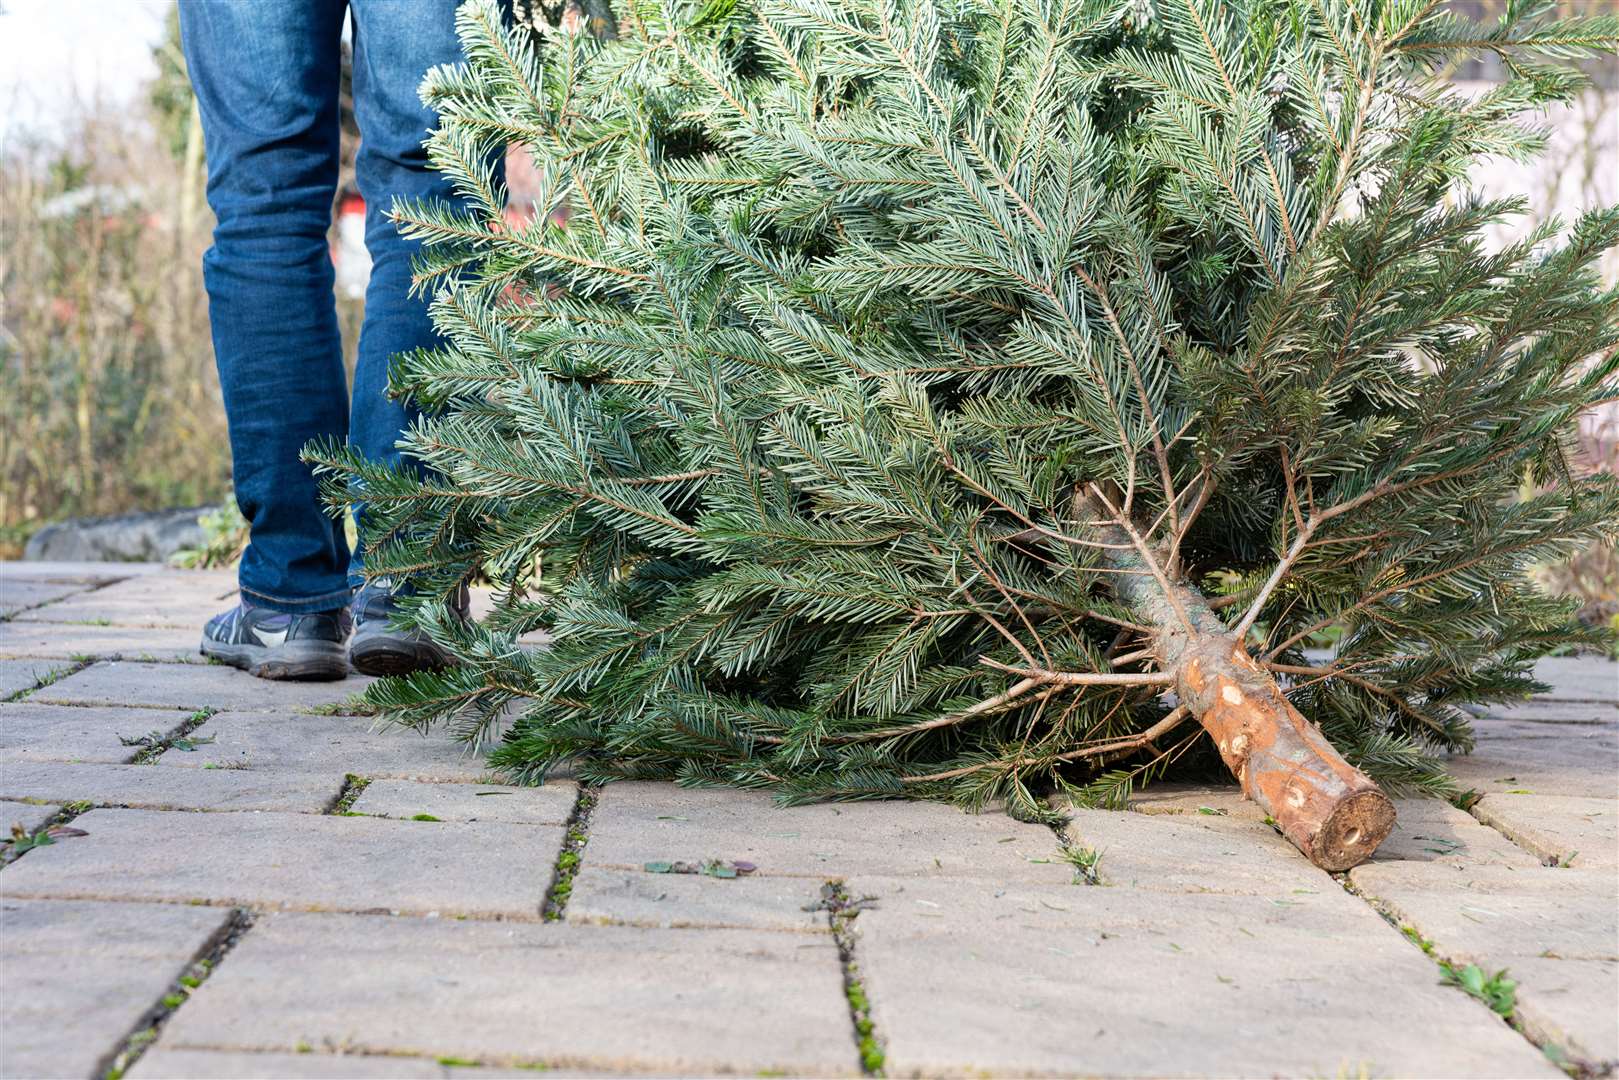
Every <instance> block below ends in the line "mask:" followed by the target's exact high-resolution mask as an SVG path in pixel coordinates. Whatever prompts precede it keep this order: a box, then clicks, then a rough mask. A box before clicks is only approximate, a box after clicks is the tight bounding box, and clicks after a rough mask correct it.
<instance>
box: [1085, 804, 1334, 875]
mask: <svg viewBox="0 0 1619 1080" xmlns="http://www.w3.org/2000/svg"><path fill="white" fill-rule="evenodd" d="M1068 813H1069V814H1070V815H1071V816H1070V818H1069V821H1068V825H1067V832H1068V837H1069V840H1070V841H1071V842H1072V843H1073V844H1074V845H1075V846H1078V847H1087V848H1090V849H1092V850H1094V851H1098V852H1101V855H1102V859H1101V862H1100V863H1099V864H1098V871H1099V872H1100V874H1101V876H1102V880H1103V881H1104V882H1106V883H1108V884H1110V885H1131V886H1135V887H1138V888H1145V889H1167V890H1170V891H1174V892H1230V893H1257V894H1260V895H1266V896H1270V895H1286V894H1289V893H1291V892H1292V891H1293V890H1296V889H1314V890H1323V889H1327V890H1330V889H1336V888H1337V886H1336V885H1334V884H1333V882H1332V879H1331V878H1329V877H1328V876H1327V875H1326V874H1323V873H1322V872H1321V871H1320V870H1318V869H1316V868H1315V867H1314V866H1312V865H1311V864H1310V862H1309V860H1307V859H1305V858H1304V856H1302V855H1300V854H1299V853H1298V850H1297V849H1296V848H1294V847H1293V845H1292V844H1290V843H1288V842H1287V841H1286V840H1285V839H1283V838H1282V837H1281V836H1280V835H1279V834H1278V833H1277V832H1276V831H1275V830H1274V829H1272V828H1271V827H1270V826H1268V825H1264V824H1261V823H1260V822H1257V821H1248V820H1243V819H1241V818H1229V817H1218V816H1207V815H1203V814H1191V815H1187V814H1177V815H1173V816H1166V815H1162V814H1132V813H1122V812H1119V811H1112V810H1090V809H1084V808H1077V807H1076V808H1073V809H1071V810H1069V811H1068ZM1063 865H1064V868H1065V869H1067V868H1068V867H1067V864H1063Z"/></svg>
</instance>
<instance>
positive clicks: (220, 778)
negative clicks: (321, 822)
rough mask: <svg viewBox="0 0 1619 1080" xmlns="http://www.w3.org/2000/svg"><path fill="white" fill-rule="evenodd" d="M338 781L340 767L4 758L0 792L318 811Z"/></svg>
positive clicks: (108, 802)
mask: <svg viewBox="0 0 1619 1080" xmlns="http://www.w3.org/2000/svg"><path fill="white" fill-rule="evenodd" d="M170 752H171V753H173V751H170ZM342 787H343V773H342V772H341V771H340V770H336V769H332V770H329V771H328V772H326V773H325V774H319V773H282V772H276V773H261V772H255V771H252V770H246V769H197V770H191V769H166V768H163V767H162V766H160V765H99V764H91V763H82V764H71V763H67V762H59V761H6V762H5V763H4V766H3V767H0V798H7V799H45V800H48V801H50V802H62V803H71V802H89V803H94V804H96V805H97V806H133V807H141V808H145V809H152V810H280V811H285V812H290V813H299V814H318V813H320V812H322V811H323V810H325V809H326V808H327V807H328V806H330V805H331V804H332V801H333V800H334V799H336V798H337V795H338V792H340V791H341V790H342Z"/></svg>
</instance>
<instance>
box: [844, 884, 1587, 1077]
mask: <svg viewBox="0 0 1619 1080" xmlns="http://www.w3.org/2000/svg"><path fill="white" fill-rule="evenodd" d="M851 891H854V892H858V893H868V892H869V893H873V894H876V895H878V896H879V897H881V899H880V901H879V903H878V905H877V907H876V908H875V909H874V910H872V911H869V912H867V913H865V914H862V915H861V916H860V917H859V920H858V925H859V933H860V956H861V960H862V971H863V973H864V974H865V975H866V977H867V986H868V989H869V991H870V995H871V999H872V1001H873V1002H874V1003H875V1014H874V1018H875V1020H876V1022H877V1026H878V1029H879V1030H880V1031H882V1032H883V1034H884V1036H885V1037H886V1038H887V1040H888V1054H889V1060H890V1062H891V1064H892V1066H893V1069H894V1071H895V1072H896V1073H897V1074H898V1075H939V1074H941V1073H961V1072H966V1073H969V1074H982V1075H991V1076H1007V1075H1029V1074H1036V1075H1085V1076H1153V1075H1172V1076H1179V1075H1188V1074H1190V1075H1203V1076H1270V1075H1276V1076H1326V1077H1330V1076H1499V1077H1528V1076H1557V1075H1558V1073H1557V1070H1556V1069H1554V1068H1552V1067H1551V1065H1549V1064H1548V1063H1547V1062H1546V1061H1545V1060H1544V1059H1543V1058H1542V1057H1541V1056H1540V1055H1539V1054H1538V1053H1537V1052H1536V1051H1535V1050H1534V1049H1533V1048H1532V1047H1530V1046H1529V1044H1528V1043H1526V1042H1525V1041H1524V1040H1523V1039H1522V1038H1521V1037H1519V1036H1518V1035H1516V1034H1514V1033H1513V1032H1512V1031H1511V1030H1510V1029H1508V1028H1507V1027H1506V1026H1505V1025H1503V1024H1501V1023H1500V1022H1499V1021H1497V1020H1496V1019H1495V1018H1494V1017H1492V1016H1490V1015H1489V1014H1488V1013H1486V1012H1483V1011H1481V1010H1480V1009H1479V1008H1478V1007H1477V1006H1476V1005H1475V1004H1474V1003H1473V1002H1470V1001H1468V1000H1466V999H1464V998H1461V997H1459V996H1457V995H1455V994H1446V993H1443V992H1440V988H1438V987H1436V986H1435V983H1436V982H1437V975H1436V973H1435V971H1434V968H1433V965H1432V964H1431V963H1430V962H1429V961H1428V960H1426V959H1425V958H1424V957H1423V956H1422V955H1421V954H1420V953H1419V952H1417V951H1416V950H1415V949H1412V948H1411V947H1410V946H1409V945H1408V944H1407V943H1405V942H1403V941H1401V940H1400V939H1399V938H1398V937H1397V936H1395V935H1394V934H1392V933H1390V932H1389V928H1388V927H1387V926H1386V925H1385V924H1384V923H1383V922H1382V921H1381V920H1380V919H1379V918H1378V917H1377V915H1376V914H1374V913H1373V912H1371V911H1370V910H1368V909H1367V908H1366V907H1365V906H1364V905H1363V904H1360V903H1358V902H1357V901H1356V900H1355V899H1354V898H1353V897H1350V896H1348V895H1346V894H1345V893H1344V892H1343V891H1342V890H1341V889H1336V888H1330V889H1323V890H1322V891H1320V892H1318V893H1314V894H1299V895H1295V896H1291V897H1289V898H1287V899H1285V900H1283V899H1281V898H1262V897H1256V896H1220V895H1212V894H1198V893H1180V894H1176V893H1170V892H1164V891H1159V890H1141V889H1134V888H1129V887H1116V888H1107V887H1093V886H1074V887H1070V888H1067V889H1057V888H1051V887H1034V888H1021V887H1016V886H1014V887H1010V888H1000V887H997V886H994V885H987V884H978V883H974V884H970V885H952V886H951V887H948V888H947V887H944V886H943V885H942V883H939V882H935V881H916V880H899V881H896V880H888V881H883V880H868V879H859V878H857V879H854V880H853V881H851ZM941 987H952V988H956V987H959V989H956V990H952V991H951V992H947V993H941V992H940V988H941Z"/></svg>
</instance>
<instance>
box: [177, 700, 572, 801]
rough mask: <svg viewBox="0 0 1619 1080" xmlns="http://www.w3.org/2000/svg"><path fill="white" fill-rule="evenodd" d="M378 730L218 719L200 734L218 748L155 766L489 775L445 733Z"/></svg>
mask: <svg viewBox="0 0 1619 1080" xmlns="http://www.w3.org/2000/svg"><path fill="white" fill-rule="evenodd" d="M378 723H379V722H378V721H377V720H376V719H375V718H373V717H369V716H311V715H308V714H305V713H261V712H222V713H216V714H214V715H213V716H211V717H209V718H208V721H207V723H205V724H203V726H202V727H201V728H199V729H198V732H197V733H198V734H199V735H206V736H211V737H212V738H213V740H214V741H213V742H210V743H199V744H198V745H197V748H196V750H194V751H192V752H191V753H185V754H178V753H175V752H173V751H170V752H169V753H167V754H164V755H163V756H162V757H161V758H159V759H158V764H159V765H160V766H162V767H165V768H167V767H172V766H177V767H180V768H206V769H218V768H223V767H229V768H232V769H235V768H239V767H245V768H246V769H247V770H248V771H249V772H255V773H265V772H278V771H291V772H317V773H325V774H333V773H335V774H336V775H338V776H339V777H341V776H342V775H344V774H345V773H356V774H358V775H360V776H369V777H383V776H387V777H403V778H420V779H425V780H469V781H475V780H479V779H481V778H483V777H485V776H488V775H489V766H488V765H486V764H485V763H484V760H483V757H482V756H481V755H472V754H468V753H467V751H466V747H464V746H463V745H462V744H461V743H459V742H456V741H455V740H454V739H452V738H451V737H450V736H448V735H447V734H445V733H443V732H442V731H435V732H433V733H432V734H430V735H426V736H424V735H422V734H421V733H419V732H416V731H412V730H409V729H407V728H402V727H398V726H397V725H388V726H385V727H382V728H381V729H380V730H377V726H378ZM479 801H480V802H483V801H485V800H482V799H480V800H479ZM413 812H415V811H413ZM441 816H442V815H441ZM566 818H567V815H566V814H564V815H563V819H564V820H566Z"/></svg>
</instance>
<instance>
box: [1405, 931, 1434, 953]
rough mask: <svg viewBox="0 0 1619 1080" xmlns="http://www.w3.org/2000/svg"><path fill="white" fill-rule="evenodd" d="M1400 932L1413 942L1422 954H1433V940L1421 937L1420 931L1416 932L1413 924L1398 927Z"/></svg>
mask: <svg viewBox="0 0 1619 1080" xmlns="http://www.w3.org/2000/svg"><path fill="white" fill-rule="evenodd" d="M1400 933H1402V934H1404V935H1405V936H1406V938H1407V939H1409V940H1410V942H1411V944H1413V945H1415V946H1416V947H1417V948H1419V949H1421V950H1422V952H1423V955H1425V956H1432V955H1433V942H1431V941H1429V940H1428V939H1427V938H1425V937H1423V936H1422V935H1421V934H1420V933H1418V932H1417V928H1416V927H1414V926H1402V927H1400Z"/></svg>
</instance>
